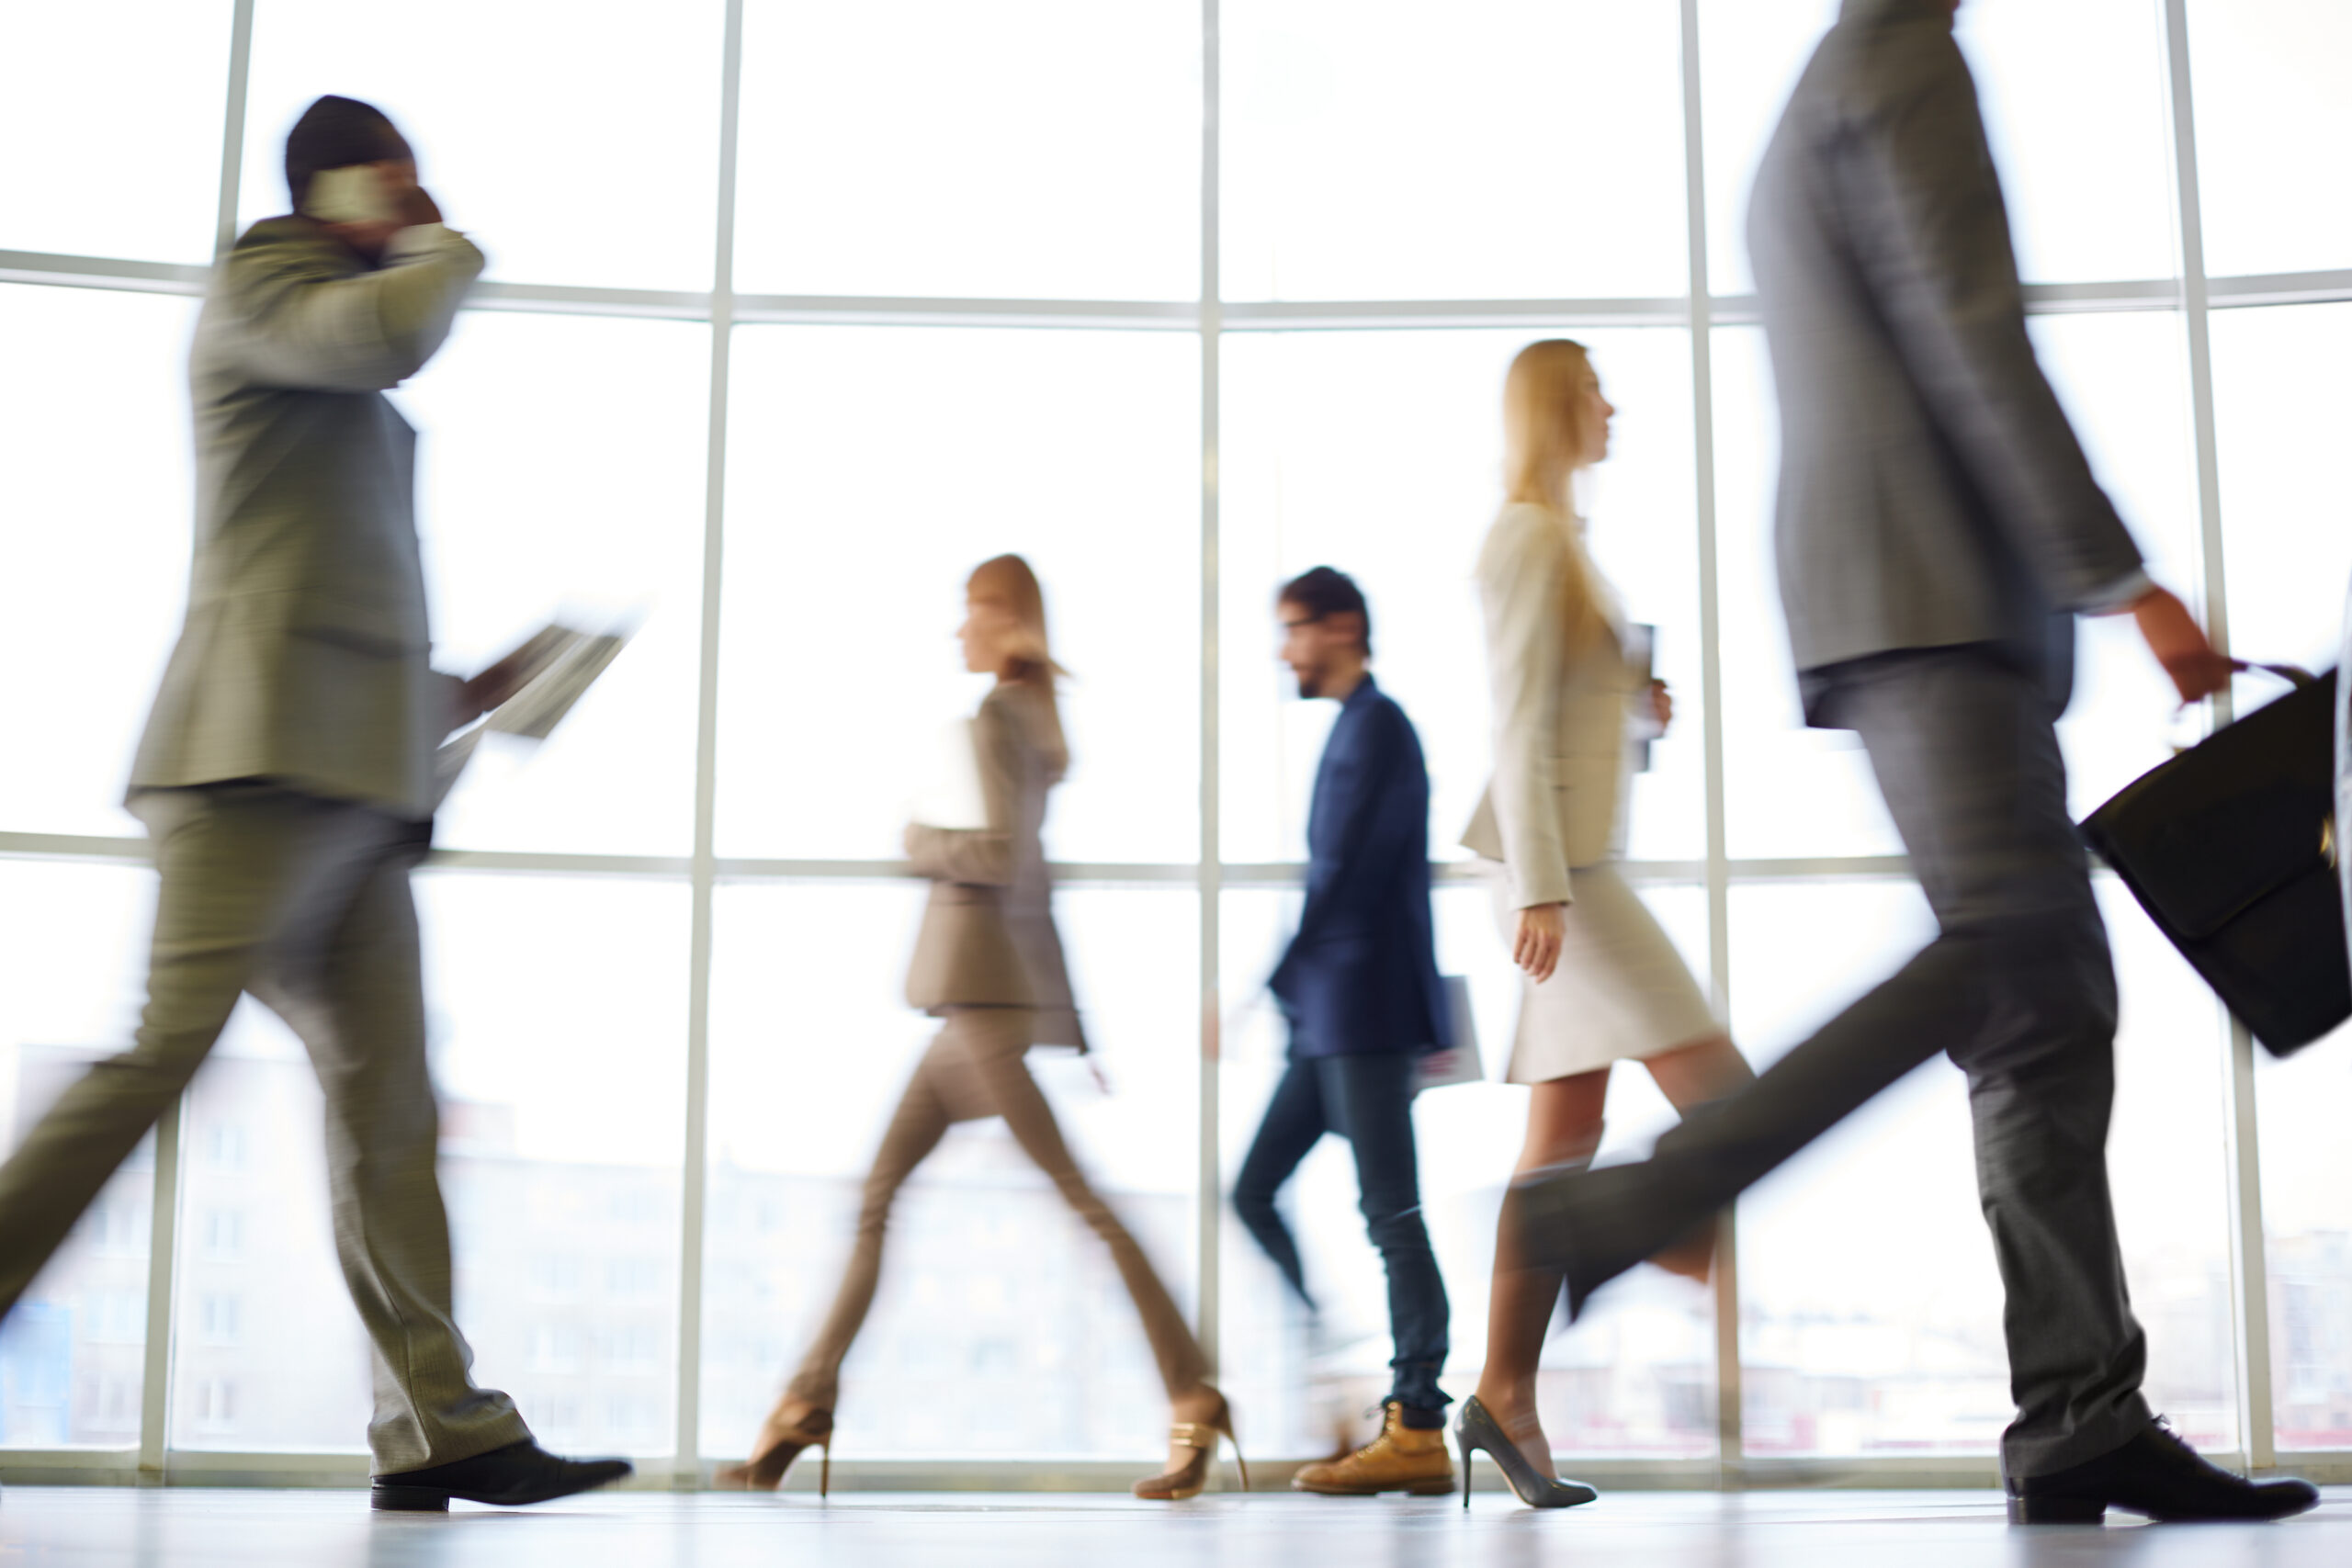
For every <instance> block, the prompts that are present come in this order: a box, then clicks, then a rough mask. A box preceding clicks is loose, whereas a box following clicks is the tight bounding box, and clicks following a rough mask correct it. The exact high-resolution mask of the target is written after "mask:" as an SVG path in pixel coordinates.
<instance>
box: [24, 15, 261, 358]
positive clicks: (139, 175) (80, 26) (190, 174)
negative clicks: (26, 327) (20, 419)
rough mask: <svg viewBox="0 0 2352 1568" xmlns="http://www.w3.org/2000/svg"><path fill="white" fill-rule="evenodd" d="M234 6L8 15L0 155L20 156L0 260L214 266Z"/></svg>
mask: <svg viewBox="0 0 2352 1568" xmlns="http://www.w3.org/2000/svg"><path fill="white" fill-rule="evenodd" d="M231 9H232V7H231V6H230V3H229V0H129V3H128V4H122V5H110V6H11V7H10V8H9V11H8V21H7V28H8V47H7V48H6V50H0V147H7V148H11V149H13V150H14V151H13V152H12V154H11V156H10V157H9V160H8V202H7V208H6V211H5V212H0V250H7V251H62V252H64V253H65V254H69V255H85V256H128V257H133V258H136V259H138V260H141V261H164V262H199V263H200V262H209V261H210V260H211V259H212V231H213V225H214V224H215V222H216V221H217V220H218V213H219V210H220V133H221V117H222V115H223V114H224V112H225V111H226V106H227V103H228V96H229V95H228V80H229V17H230V11H231ZM6 336H7V339H8V341H9V342H11V343H13V342H15V341H16V339H15V334H14V333H7V334H6Z"/></svg>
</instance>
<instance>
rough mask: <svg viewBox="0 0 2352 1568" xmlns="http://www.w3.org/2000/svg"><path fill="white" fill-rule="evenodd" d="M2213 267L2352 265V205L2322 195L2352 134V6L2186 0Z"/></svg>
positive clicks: (2219, 272)
mask: <svg viewBox="0 0 2352 1568" xmlns="http://www.w3.org/2000/svg"><path fill="white" fill-rule="evenodd" d="M2188 37H2189V58H2190V61H2191V62H2192V63H2193V65H2194V67H2195V74H2194V76H2193V78H2192V80H2193V81H2194V82H2195V84H2196V91H2197V167H2198V173H2199V176H2200V177H2199V182H2198V196H2199V201H2200V202H2201V204H2202V205H2203V207H2204V209H2205V269H2206V270H2207V271H2208V272H2210V273H2211V274H2213V275H2214V276H2224V277H2226V276H2232V275H2233V274H2241V273H2250V272H2255V273H2258V272H2299V271H2304V270H2309V269H2313V268H2321V267H2352V207H2347V206H2346V204H2345V203H2344V202H2342V201H2340V200H2335V199H2330V198H2329V197H2327V196H2326V195H2325V194H2324V192H2325V191H2326V190H2327V189H2328V188H2329V178H2328V175H2329V173H2330V172H2332V171H2334V170H2336V169H2338V168H2340V166H2341V165H2340V161H2339V160H2340V157H2341V152H2342V149H2343V148H2344V146H2345V145H2346V143H2347V142H2352V97H2347V96H2346V94H2345V91H2344V80H2345V68H2346V62H2352V9H2347V8H2346V6H2344V5H2343V4H2342V3H2341V0H2188Z"/></svg>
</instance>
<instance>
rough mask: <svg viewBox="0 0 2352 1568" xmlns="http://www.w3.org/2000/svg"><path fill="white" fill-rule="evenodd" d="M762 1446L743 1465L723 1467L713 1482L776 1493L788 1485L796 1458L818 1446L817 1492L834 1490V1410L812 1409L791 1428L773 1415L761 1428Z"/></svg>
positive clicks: (728, 1487) (726, 1487) (731, 1488)
mask: <svg viewBox="0 0 2352 1568" xmlns="http://www.w3.org/2000/svg"><path fill="white" fill-rule="evenodd" d="M760 1438H761V1439H762V1446H760V1447H758V1448H755V1449H754V1450H752V1457H751V1458H750V1459H747V1460H745V1461H743V1462H742V1463H741V1464H730V1465H725V1466H722V1467H721V1468H720V1470H719V1472H718V1474H716V1475H714V1476H712V1477H711V1478H710V1483H711V1484H712V1485H713V1486H715V1487H718V1488H719V1489H721V1490H723V1491H730V1492H731V1491H744V1492H773V1491H775V1489H776V1488H777V1487H779V1486H781V1485H783V1484H784V1478H785V1474H786V1472H788V1471H790V1470H791V1469H792V1461H794V1460H797V1459H798V1458H799V1457H800V1456H801V1454H802V1453H804V1452H806V1451H807V1450H809V1449H815V1450H817V1451H818V1454H819V1456H820V1460H821V1461H822V1464H821V1468H820V1469H819V1471H818V1472H817V1495H818V1496H820V1497H822V1496H824V1495H827V1494H828V1493H830V1492H831V1490H832V1483H833V1440H832V1439H833V1413H832V1412H831V1411H830V1410H811V1411H809V1412H808V1413H807V1414H806V1415H804V1416H801V1417H800V1419H799V1421H798V1422H797V1423H796V1424H794V1425H793V1426H790V1427H780V1426H778V1425H777V1424H776V1421H775V1417H774V1416H770V1417H769V1418H768V1420H767V1421H766V1422H765V1423H764V1424H763V1426H762V1427H760Z"/></svg>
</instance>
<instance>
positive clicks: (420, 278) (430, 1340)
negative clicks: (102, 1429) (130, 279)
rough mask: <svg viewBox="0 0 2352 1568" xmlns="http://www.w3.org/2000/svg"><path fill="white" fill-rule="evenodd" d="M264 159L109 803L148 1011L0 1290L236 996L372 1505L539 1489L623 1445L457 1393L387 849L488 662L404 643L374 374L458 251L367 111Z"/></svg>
mask: <svg viewBox="0 0 2352 1568" xmlns="http://www.w3.org/2000/svg"><path fill="white" fill-rule="evenodd" d="M286 175H287V184H288V186H289V188H290V189H291V191H292V194H293V198H294V206H295V213H294V214H293V215H290V216H288V217H284V218H273V219H268V220H264V221H262V222H260V223H256V224H255V225H254V227H253V228H252V229H250V230H248V231H246V232H245V233H244V235H243V236H242V237H241V238H240V239H239V240H238V241H237V243H236V245H235V247H234V248H233V249H232V251H231V252H230V254H228V255H227V256H226V257H224V258H223V259H222V260H221V262H220V265H219V266H218V267H216V268H215V269H214V274H213V278H212V284H211V288H210V290H209V293H208V295H207V297H206V299H205V303H204V310H203V313H202V316H201V317H200V318H199V320H198V326H197V332H196V340H195V346H194V348H193V350H192V353H191V358H190V381H191V384H192V389H193V395H194V402H195V412H196V436H197V459H198V465H197V472H198V479H197V497H198V501H197V518H196V554H195V560H194V564H193V569H192V571H191V574H190V580H189V585H188V609H187V622H186V625H185V626H184V627H183V629H182V631H181V634H180V640H179V644H178V646H177V648H176V649H175V650H174V651H173V654H172V657H171V661H170V664H169V666H168V667H167V668H166V670H165V671H164V681H163V687H162V690H161V692H160V693H159V694H158V695H157V697H156V700H155V706H154V710H153V714H152V716H150V718H149V720H148V725H147V731H146V735H145V737H144V739H142V741H141V745H140V748H139V752H138V757H137V761H135V762H134V763H133V765H132V770H131V777H130V798H129V802H128V804H129V806H130V809H131V811H132V812H133V813H135V814H136V815H137V816H138V817H139V818H141V820H142V821H143V822H145V824H146V825H147V829H148V832H149V834H150V836H151V838H152V839H153V843H154V852H155V863H156V869H157V871H158V872H159V873H160V874H161V886H160V888H159V890H158V893H157V897H156V906H155V929H154V938H153V953H152V957H151V962H150V967H149V971H148V985H147V1006H146V1010H145V1013H144V1015H143V1017H142V1020H141V1025H140V1028H139V1032H138V1037H137V1043H136V1044H135V1045H134V1046H133V1047H132V1048H131V1049H130V1050H129V1051H126V1052H124V1053H122V1054H121V1055H117V1056H114V1057H112V1058H110V1059H108V1060H107V1061H104V1062H101V1063H99V1064H98V1065H97V1066H95V1067H93V1068H92V1069H91V1070H90V1072H89V1073H88V1075H87V1076H86V1077H84V1078H82V1079H81V1080H80V1081H79V1082H78V1083H76V1084H75V1085H74V1087H73V1088H71V1089H68V1090H66V1092H65V1094H64V1095H63V1097H62V1099H60V1100H59V1101H58V1102H57V1104H56V1106H55V1107H54V1108H53V1109H51V1111H50V1112H49V1113H48V1115H47V1116H45V1117H44V1118H43V1119H42V1120H41V1122H40V1124H39V1125H37V1126H36V1127H34V1128H33V1129H32V1131H31V1132H30V1134H28V1136H27V1137H26V1139H25V1142H24V1144H23V1145H22V1146H21V1147H20V1148H18V1149H17V1152H16V1154H15V1156H13V1157H12V1158H10V1159H9V1160H8V1162H7V1164H6V1167H5V1168H0V1313H5V1312H6V1311H7V1310H8V1309H9V1308H11V1307H13V1306H14V1305H15V1304H16V1303H17V1299H18V1298H19V1297H20V1296H21V1295H22V1294H23V1293H24V1292H25V1289H26V1287H27V1286H28V1285H29V1284H30V1283H31V1282H32V1280H33V1278H34V1276H35V1275H36V1274H38V1273H39V1272H40V1269H41V1267H42V1265H43V1264H44V1263H46V1262H47V1261H48V1259H49V1258H50V1255H51V1253H52V1252H54V1251H55V1250H56V1248H57V1247H58V1244H59V1243H60V1242H62V1241H63V1240H64V1238H65V1235H66V1233H67V1232H68V1231H69V1230H70V1229H71V1228H72V1226H73V1224H74V1221H75V1220H76V1219H78V1218H79V1217H80V1215H81V1213H82V1211H83V1210H84V1209H85V1208H86V1207H87V1206H88V1205H89V1202H90V1201H91V1199H92V1198H94V1197H95V1196H96V1193H97V1191H98V1189H99V1188H100V1187H101V1186H102V1185H103V1184H104V1183H105V1182H106V1180H107V1177H108V1176H110V1175H111V1174H112V1173H113V1171H114V1169H115V1168H116V1167H117V1166H118V1165H119V1164H120V1163H121V1162H122V1159H123V1157H124V1156H126V1155H128V1154H129V1153H130V1150H131V1148H132V1147H133V1145H136V1144H137V1143H138V1142H139V1140H140V1138H141V1136H143V1135H144V1134H145V1133H146V1131H147V1129H148V1128H149V1127H150V1126H152V1125H153V1123H154V1122H155V1120H156V1118H157V1117H158V1116H160V1115H161V1114H162V1113H163V1112H164V1110H165V1108H167V1107H168V1106H169V1105H170V1104H171V1103H172V1102H173V1100H175V1099H176V1098H177V1097H178V1095H179V1093H180V1091H181V1089H183V1088H185V1087H186V1085H187V1081H188V1079H189V1077H191V1076H192V1075H193V1074H194V1073H195V1071H196V1069H197V1068H198V1066H199V1065H201V1064H202V1062H203V1060H204V1058H205V1055H206V1054H207V1053H208V1052H209V1051H210V1050H211V1048H212V1044H213V1042H214V1040H215V1039H216V1038H218V1037H219V1035H220V1030H221V1028H222V1027H223V1026H224V1025H225V1024H226V1023H227V1022H228V1020H229V1014H230V1010H232V1008H233V1007H235V1005H236V1002H237V998H239V997H240V996H241V995H243V994H244V993H246V992H251V993H252V994H253V995H254V996H255V997H258V998H261V1000H262V1001H263V1002H265V1003H266V1004H267V1005H268V1006H269V1007H270V1008H271V1009H272V1010H275V1011H277V1013H278V1014H279V1015H280V1016H281V1017H283V1018H284V1019H285V1020H286V1021H287V1022H288V1024H289V1025H291V1026H292V1027H293V1029H294V1031H295V1032H296V1033H298V1034H300V1036H301V1038H302V1041H303V1043H304V1044H305V1045H306V1046H308V1047H309V1049H310V1053H311V1061H312V1063H313V1065H314V1066H316V1067H317V1070H318V1074H319V1080H320V1084H321V1086H322V1088H323V1089H324V1090H325V1092H326V1110H327V1121H326V1138H327V1167H328V1173H329V1179H330V1181H331V1182H332V1184H333V1188H334V1231H335V1246H336V1250H337V1252H338V1254H339V1255H340V1258H341V1259H342V1264H343V1271H344V1277H345V1280H346V1282H347V1283H348V1284H349V1286H350V1288H351V1295H352V1300H353V1302H354V1303H356V1305H357V1306H358V1309H359V1314H360V1316H361V1317H362V1318H363V1319H364V1320H365V1321H366V1324H367V1327H368V1337H369V1338H370V1339H371V1341H372V1342H373V1346H374V1357H373V1359H374V1364H375V1384H376V1414H375V1419H374V1420H373V1421H372V1422H371V1423H370V1425H369V1427H368V1441H369V1445H370V1447H371V1448H372V1449H373V1450H374V1455H375V1466H376V1470H377V1472H378V1476H377V1481H376V1485H375V1488H374V1495H373V1499H372V1500H373V1503H374V1506H377V1507H379V1508H408V1509H431V1508H446V1507H447V1506H448V1500H449V1498H451V1497H453V1496H457V1497H465V1498H469V1499H472V1500H474V1501H478V1502H485V1503H504V1504H519V1503H535V1502H543V1501H546V1500H548V1499H549V1498H553V1497H560V1496H564V1495H568V1494H571V1493H574V1492H578V1491H582V1490H583V1489H585V1488H587V1487H591V1486H600V1485H603V1484H605V1483H607V1482H610V1481H614V1480H617V1479H619V1478H620V1477H622V1476H625V1475H627V1474H628V1473H629V1469H630V1467H629V1466H628V1464H627V1463H625V1462H622V1461H617V1460H611V1461H594V1462H589V1463H582V1462H576V1461H567V1460H560V1459H557V1458H556V1457H554V1456H553V1455H550V1454H548V1453H546V1452H543V1451H542V1450H540V1449H539V1448H538V1447H537V1445H536V1444H535V1443H533V1442H532V1441H531V1436H530V1432H529V1429H528V1428H527V1427H525V1426H524V1424H523V1418H522V1416H520V1415H519V1414H517V1413H516V1411H515V1405H514V1403H513V1402H512V1401H511V1400H509V1399H508V1398H507V1397H506V1395H504V1394H503V1393H498V1392H496V1391H495V1390H490V1389H481V1388H477V1387H475V1386H474V1385H473V1383H472V1382H471V1379H470V1378H469V1365H470V1363H471V1361H472V1352H471V1351H470V1350H469V1348H468V1347H467V1345H466V1341H465V1337H464V1336H463V1335H461V1334H459V1333H458V1326H457V1325H456V1323H455V1322H454V1321H452V1318H451V1301H450V1294H451V1292H450V1263H449V1232H448V1223H447V1217H446V1214H445V1212H444V1210H443V1207H442V1202H441V1190H440V1186H439V1183H438V1180H437V1179H436V1176H435V1168H434V1160H435V1139H436V1128H437V1122H438V1117H437V1112H436V1110H435V1102H434V1098H433V1087H432V1084H431V1082H430V1081H429V1079H428V1077H427V1075H426V1069H425V1054H424V998H423V991H422V986H421V983H420V970H419V964H418V953H417V927H416V911H415V907H414V905H413V902H412V900H411V897H410V892H409V872H410V869H411V867H412V866H413V865H414V863H416V860H417V858H418V856H419V855H420V854H422V853H423V852H424V847H425V844H426V842H427V840H428V839H429V836H430V818H431V817H432V815H433V807H434V802H435V788H434V782H433V753H434V750H435V746H436V745H437V743H438V742H439V741H440V740H441V739H442V738H443V737H444V736H446V735H447V733H448V732H449V730H450V729H451V728H454V727H455V726H457V725H458V724H461V723H464V722H466V721H467V720H468V719H469V718H471V717H472V716H475V715H477V714H479V713H481V711H482V710H483V709H484V708H485V707H486V706H489V705H493V704H495V703H496V702H498V701H500V700H502V699H503V696H504V695H505V694H506V692H507V688H508V686H509V685H511V683H512V679H513V677H512V672H511V670H510V668H509V667H508V666H507V665H500V666H493V667H492V670H491V671H486V672H485V673H484V674H483V675H481V676H480V677H478V678H476V679H475V680H474V681H471V682H458V681H457V680H455V679H453V678H451V677H447V676H443V675H437V674H435V672H434V671H433V670H432V669H431V667H430V666H429V665H428V664H427V662H426V658H427V654H428V652H429V650H430V646H431V639H430V636H429V634H428V631H427V628H426V622H425V606H424V575H423V570H422V567H421V563H420V560H419V555H418V547H417V536H416V523H415V517H414V513H413V505H412V488H413V471H414V444H415V438H414V434H413V432H412V431H411V430H410V428H409V426H408V424H407V423H406V422H405V421H404V420H402V419H401V415H400V412H399V411H398V410H396V409H395V408H394V407H393V406H392V405H391V403H390V401H388V400H386V399H385V397H384V395H383V394H384V392H385V391H386V390H387V389H390V388H392V387H396V386H398V385H399V384H400V383H401V381H402V380H403V379H405V378H408V377H409V376H412V375H413V374H414V373H415V372H416V371H417V370H418V369H420V368H421V367H423V366H424V363H425V361H426V360H428V359H430V358H431V357H432V355H433V354H434V351H435V350H436V349H437V348H439V347H440V345H441V342H442V339H443V338H444V337H445V336H447V333H448V331H449V326H450V322H451V321H452V320H453V318H454V317H455V316H456V314H457V310H458V302H459V301H460V300H461V299H463V298H464V296H465V293H466V290H467V288H469V287H470V286H471V284H472V283H473V280H474V278H475V276H476V275H478V274H479V273H480V272H481V268H482V257H481V252H479V251H477V250H476V249H475V248H474V247H473V245H472V244H471V243H469V242H468V241H467V240H466V239H465V237H464V236H463V235H461V234H458V232H456V231H453V230H450V229H447V228H445V227H444V226H443V225H442V223H441V215H440V212H439V211H438V209H435V206H434V204H433V201H432V198H431V197H428V196H426V195H425V193H424V191H423V190H421V189H420V188H418V186H417V184H416V171H415V164H414V161H413V158H412V156H411V154H410V152H409V150H408V147H407V144H406V142H404V141H402V140H401V137H400V134H399V132H398V131H396V130H394V129H393V127H392V125H391V122H390V120H388V119H386V118H384V116H383V115H382V114H381V113H379V111H377V110H376V109H374V108H372V107H368V105H365V104H360V103H357V102H355V101H354V100H351V99H348V98H334V97H329V98H322V99H320V100H319V101H318V102H317V103H315V104H313V105H312V106H311V108H310V109H309V111H308V112H306V113H305V114H304V115H303V117H302V118H301V119H300V122H298V123H297V124H296V126H295V127H294V130H293V132H292V134H291V135H289V136H288V139H287V143H286ZM313 186H318V187H320V188H318V189H316V190H314V189H313ZM330 195H331V196H332V200H329V199H328V197H329V196H330ZM314 212H315V213H316V214H317V216H315V217H314V216H311V215H310V214H311V213H314ZM164 1331H165V1330H164V1326H163V1325H151V1328H150V1332H152V1333H159V1334H160V1333H163V1332H164Z"/></svg>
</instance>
